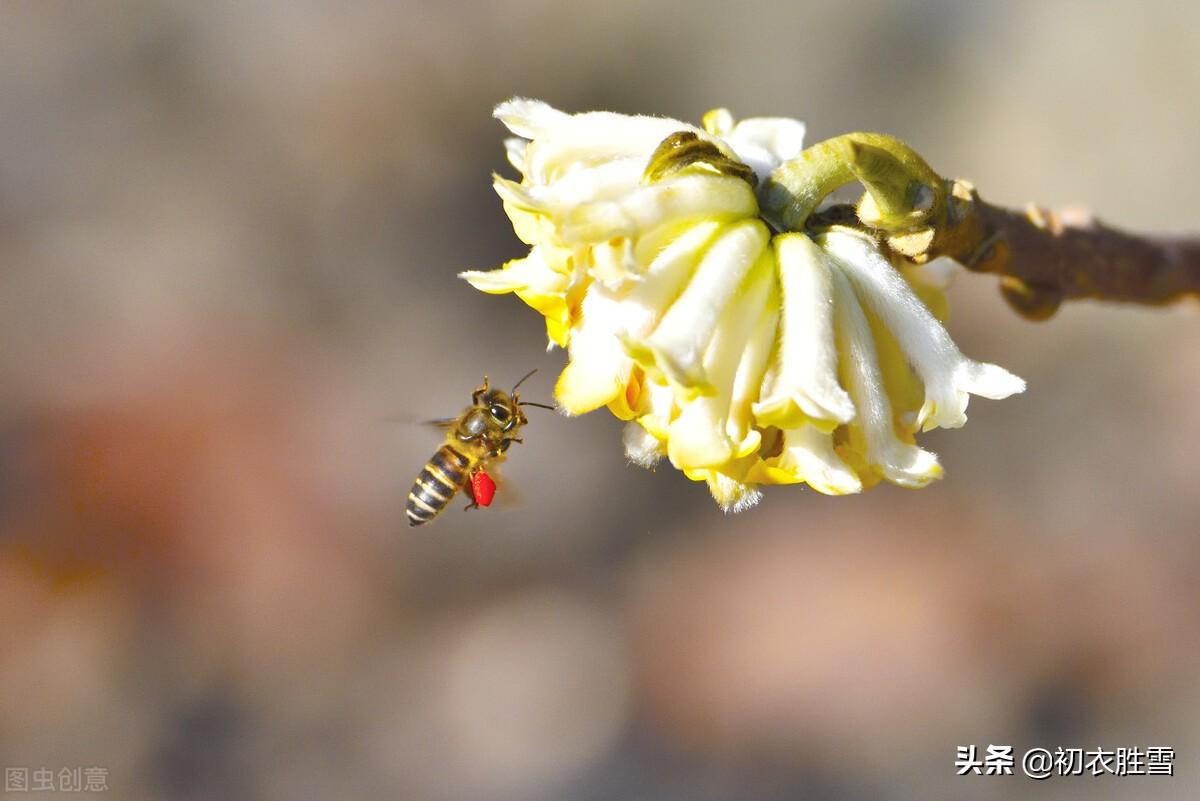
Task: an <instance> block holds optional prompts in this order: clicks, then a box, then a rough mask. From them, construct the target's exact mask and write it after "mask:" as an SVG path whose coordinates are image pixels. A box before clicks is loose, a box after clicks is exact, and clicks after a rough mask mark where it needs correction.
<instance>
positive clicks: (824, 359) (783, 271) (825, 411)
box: [754, 234, 854, 427]
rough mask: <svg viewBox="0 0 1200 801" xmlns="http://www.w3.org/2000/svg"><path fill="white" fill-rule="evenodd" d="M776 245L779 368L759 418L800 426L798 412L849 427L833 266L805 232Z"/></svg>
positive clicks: (761, 404) (779, 237) (777, 239)
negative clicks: (779, 290) (840, 370)
mask: <svg viewBox="0 0 1200 801" xmlns="http://www.w3.org/2000/svg"><path fill="white" fill-rule="evenodd" d="M774 245H775V252H776V255H777V258H778V263H779V278H780V284H781V286H782V288H783V322H782V326H781V328H780V347H779V351H778V354H777V357H778V365H777V369H776V371H775V379H774V381H773V382H772V386H771V390H770V392H769V394H768V395H767V397H764V398H763V399H762V400H760V401H759V402H758V403H756V404H755V405H754V414H755V416H757V417H759V418H761V420H762V422H764V423H766V424H769V425H779V426H781V427H795V426H796V425H797V423H798V422H799V421H798V420H796V419H795V416H796V415H795V410H796V409H798V410H799V411H800V412H802V413H803V414H804V415H806V416H807V417H808V418H810V419H812V420H818V421H819V420H825V421H830V422H831V423H834V424H836V423H848V422H850V421H851V420H853V419H854V403H853V402H852V401H851V400H850V396H849V395H847V394H846V391H845V390H844V389H842V387H841V385H840V384H838V378H837V348H836V347H835V346H834V338H833V284H832V278H831V275H830V271H831V268H830V265H829V264H828V263H827V261H826V259H825V256H824V254H823V253H822V252H821V250H820V249H819V248H818V247H817V246H816V244H814V243H813V241H812V240H811V239H809V238H808V237H807V236H806V235H804V234H780V235H777V236H776V237H775V238H774Z"/></svg>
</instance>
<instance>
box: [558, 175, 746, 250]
mask: <svg viewBox="0 0 1200 801" xmlns="http://www.w3.org/2000/svg"><path fill="white" fill-rule="evenodd" d="M757 212H758V201H757V200H755V197H754V190H753V189H751V188H750V185H749V184H747V183H746V182H745V181H743V180H741V179H740V178H731V177H727V176H718V175H712V174H709V173H687V174H682V175H680V176H678V177H676V178H672V179H669V180H665V181H660V182H657V183H654V184H651V185H649V186H641V187H639V188H637V189H636V190H634V191H631V192H629V193H628V194H626V195H624V196H623V197H621V198H620V199H619V200H611V201H607V202H598V203H589V204H586V205H580V206H577V207H576V208H574V209H573V210H572V211H571V212H570V213H569V214H568V215H567V216H566V218H565V220H564V222H563V225H562V230H561V236H562V238H563V241H565V242H602V241H604V240H605V239H611V238H613V237H618V236H628V237H636V236H639V235H641V234H643V233H645V232H647V231H649V230H651V229H653V228H655V227H657V226H659V225H663V224H665V223H670V222H684V221H688V220H735V219H741V218H746V217H753V216H755V215H756V214H757Z"/></svg>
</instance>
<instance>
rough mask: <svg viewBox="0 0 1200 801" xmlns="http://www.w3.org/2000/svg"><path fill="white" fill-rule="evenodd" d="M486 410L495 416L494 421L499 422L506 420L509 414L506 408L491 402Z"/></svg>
mask: <svg viewBox="0 0 1200 801" xmlns="http://www.w3.org/2000/svg"><path fill="white" fill-rule="evenodd" d="M488 412H490V413H491V415H492V417H494V418H496V421H497V422H500V423H503V422H505V421H506V420H508V418H509V416H510V415H509V413H508V409H506V408H504V407H503V406H501V405H500V404H492V407H491V408H490V409H488Z"/></svg>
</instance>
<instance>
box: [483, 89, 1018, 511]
mask: <svg viewBox="0 0 1200 801" xmlns="http://www.w3.org/2000/svg"><path fill="white" fill-rule="evenodd" d="M495 116H496V117H497V118H499V119H500V120H501V121H502V122H503V123H504V124H505V125H506V126H507V127H508V128H509V130H511V131H512V132H513V133H514V134H516V137H515V138H512V139H509V140H508V141H507V142H506V147H507V153H508V158H509V161H510V162H511V163H512V165H513V166H514V167H515V168H516V169H517V170H518V171H519V172H520V173H521V181H520V182H516V181H511V180H507V179H505V178H501V177H496V178H495V188H496V192H497V193H498V194H499V195H500V197H501V199H502V200H503V202H504V208H505V211H506V212H507V213H508V215H509V217H510V219H511V220H512V223H513V228H514V230H515V231H516V233H517V235H518V236H519V237H520V238H521V240H522V241H524V242H525V243H526V244H528V245H530V247H531V249H530V252H529V255H528V256H526V257H524V258H521V259H515V260H513V261H510V262H508V263H507V264H505V265H504V266H502V267H501V268H500V269H497V270H491V271H485V272H467V273H463V276H462V277H463V278H465V279H466V280H467V281H469V282H470V283H471V285H472V286H474V287H476V288H477V289H480V290H482V291H484V292H489V293H497V294H498V293H509V292H511V293H515V294H516V295H517V296H518V297H519V298H521V299H522V300H523V301H525V303H527V304H528V305H530V306H531V307H533V308H534V309H536V310H537V311H538V312H539V313H541V314H542V315H543V316H544V317H545V321H546V331H547V336H548V338H549V341H550V347H553V346H555V345H557V346H560V347H565V348H567V349H568V351H569V354H570V359H569V362H568V364H567V366H566V368H565V369H564V370H563V372H562V374H561V375H560V376H559V379H558V382H557V385H556V387H555V395H556V398H557V401H558V404H559V406H560V407H561V408H562V410H563V411H564V412H566V413H568V414H583V413H585V412H589V411H592V410H594V409H597V408H600V407H601V406H607V407H608V408H609V410H610V411H611V412H612V413H613V414H614V415H616V416H617V417H619V418H621V419H623V420H626V421H629V422H628V423H627V426H626V432H625V436H624V443H625V450H626V454H627V455H628V457H629V459H630V460H631V461H633V462H635V463H637V464H639V465H642V466H646V467H652V466H654V465H655V464H656V463H657V462H658V461H659V460H660V459H662V458H663V457H666V458H667V459H668V460H669V461H670V462H671V464H672V465H674V466H675V467H676V468H678V469H679V470H681V471H683V472H684V473H685V474H686V475H687V476H688V477H689V478H691V479H693V480H697V481H705V482H707V484H708V486H709V488H710V490H711V491H712V494H713V496H714V498H715V499H716V500H717V502H718V503H719V504H720V505H721V506H722V507H723V508H725V509H726V510H739V509H742V508H745V507H747V506H750V505H752V504H754V503H755V502H756V501H757V500H758V499H759V497H760V492H759V489H758V487H759V485H762V484H797V483H807V484H808V485H809V486H811V487H812V488H813V489H816V490H818V491H820V492H823V493H827V494H835V495H838V494H846V493H853V492H859V491H861V490H862V489H863V488H864V487H866V486H870V485H872V484H874V483H877V482H878V481H879V480H881V479H883V480H887V481H889V482H892V483H894V484H898V485H901V486H905V487H922V486H925V485H926V484H928V483H929V482H930V481H932V480H933V479H936V478H938V477H940V476H941V473H942V469H941V466H940V465H939V464H938V461H937V457H936V456H934V455H933V454H932V453H929V452H928V451H925V450H923V449H921V448H920V447H919V446H918V445H917V444H916V440H915V438H914V433H915V432H917V431H922V430H929V429H931V428H935V427H946V428H953V427H958V426H961V425H962V424H963V423H964V422H965V421H966V415H965V410H966V407H967V400H968V398H969V395H970V394H976V395H982V396H984V397H988V398H1004V397H1007V396H1008V395H1010V394H1013V393H1015V392H1020V391H1022V390H1023V389H1024V382H1022V381H1021V379H1019V378H1017V377H1016V376H1013V375H1012V374H1010V373H1008V372H1007V371H1005V370H1003V369H1002V368H1000V367H996V366H995V365H990V364H981V363H979V362H975V361H972V360H970V359H968V358H966V357H965V356H963V355H962V353H961V352H960V351H959V350H958V348H957V347H956V346H955V345H954V342H953V341H952V340H951V339H950V336H949V334H948V333H947V332H946V330H945V328H944V327H943V326H942V323H941V322H940V321H939V316H938V315H940V314H942V309H943V308H944V297H943V295H942V290H943V289H944V288H945V276H944V275H943V274H942V273H939V272H938V270H937V269H936V264H934V265H917V264H914V263H912V262H910V261H907V260H904V259H903V258H900V257H898V256H896V255H895V254H893V253H890V252H889V251H888V250H887V249H886V248H885V246H884V245H883V244H881V240H880V238H879V237H877V236H874V235H872V234H871V233H870V232H869V231H866V230H863V229H862V228H861V227H857V226H854V225H836V224H829V225H826V226H824V227H817V228H813V229H812V230H810V229H809V228H807V227H806V228H805V230H803V231H794V232H788V231H785V232H776V231H775V230H774V229H773V228H772V227H770V226H769V225H768V223H767V222H766V221H765V220H764V219H763V217H762V216H760V215H761V212H760V198H759V195H758V194H756V190H759V189H760V188H761V187H762V186H763V184H764V182H765V181H766V179H767V177H768V176H769V175H771V174H772V172H773V171H775V170H776V169H778V168H779V167H780V165H783V164H785V163H787V162H790V161H792V160H794V159H796V158H797V157H798V156H799V155H800V153H801V148H802V143H803V137H804V126H803V124H802V123H799V122H796V121H795V120H789V119H779V118H760V119H747V120H743V121H741V122H737V123H736V124H735V122H734V120H733V118H732V116H731V115H730V114H729V112H727V111H725V110H723V109H722V110H716V111H711V112H709V113H708V114H706V115H705V117H704V120H703V126H702V127H694V126H691V125H688V124H686V123H683V122H679V121H676V120H671V119H663V118H656V117H634V116H625V115H620V114H613V113H608V112H589V113H584V114H566V113H564V112H561V111H558V110H556V109H554V108H551V107H550V106H549V105H547V104H545V103H541V102H538V101H533V100H521V99H517V100H511V101H508V102H506V103H502V104H500V105H499V106H498V107H497V108H496V111H495ZM931 309H932V310H931ZM933 310H936V311H937V312H938V314H935V311H933Z"/></svg>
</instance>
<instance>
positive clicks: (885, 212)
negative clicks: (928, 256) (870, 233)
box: [759, 133, 945, 233]
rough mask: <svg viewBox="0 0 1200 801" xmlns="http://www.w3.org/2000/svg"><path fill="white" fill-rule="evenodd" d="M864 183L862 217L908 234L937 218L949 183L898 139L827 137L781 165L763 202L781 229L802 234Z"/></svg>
mask: <svg viewBox="0 0 1200 801" xmlns="http://www.w3.org/2000/svg"><path fill="white" fill-rule="evenodd" d="M852 181H860V182H862V184H863V186H864V187H865V188H866V190H867V194H866V195H865V196H864V198H863V203H861V204H860V205H859V216H860V217H862V218H863V222H864V223H866V224H868V225H870V226H871V227H873V228H877V229H880V230H883V231H886V232H888V233H906V232H908V231H912V230H914V229H916V228H918V227H920V226H921V224H922V223H923V222H924V221H925V220H926V219H927V218H928V217H930V216H936V215H937V214H938V213H939V212H940V210H941V206H942V204H943V200H944V195H945V188H944V185H945V182H944V181H943V180H942V179H941V177H940V176H938V174H937V173H936V172H934V171H933V169H932V168H931V167H930V166H929V165H928V164H926V163H925V160H924V159H922V158H921V157H920V156H919V155H918V154H917V152H916V151H915V150H913V149H912V148H911V147H909V146H908V145H906V144H905V143H904V142H901V141H900V140H899V139H896V138H895V137H893V136H887V135H886V134H877V133H848V134H843V135H841V136H835V137H834V138H832V139H826V140H825V141H823V142H818V143H817V144H815V145H813V146H812V147H809V148H807V149H805V150H804V151H803V152H801V153H800V155H799V156H797V157H796V158H794V159H792V160H790V161H787V162H785V163H784V164H782V165H780V166H779V168H778V169H776V170H775V171H774V172H773V173H771V175H770V176H769V177H768V178H767V180H766V182H765V183H764V185H763V187H762V189H761V190H760V194H759V198H760V202H761V205H762V212H763V214H764V216H766V217H767V218H768V219H769V220H770V221H771V222H772V223H774V224H775V225H776V226H777V227H779V228H780V229H781V230H786V231H801V230H803V228H804V224H805V222H807V220H808V218H809V216H810V215H811V214H812V213H813V212H814V211H816V209H817V206H818V205H820V203H821V201H822V200H824V199H825V198H826V197H828V196H829V195H830V194H831V193H832V192H833V191H834V190H836V189H838V188H839V187H842V186H844V185H846V184H848V183H850V182H852Z"/></svg>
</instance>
